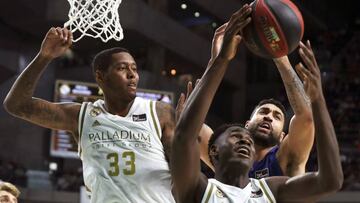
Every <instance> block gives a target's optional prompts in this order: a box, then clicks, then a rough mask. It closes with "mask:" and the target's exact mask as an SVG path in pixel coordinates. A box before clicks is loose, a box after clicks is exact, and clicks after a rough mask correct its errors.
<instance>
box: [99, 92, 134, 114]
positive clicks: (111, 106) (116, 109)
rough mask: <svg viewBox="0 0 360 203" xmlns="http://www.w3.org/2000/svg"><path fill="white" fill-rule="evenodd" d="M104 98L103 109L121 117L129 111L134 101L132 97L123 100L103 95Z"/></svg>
mask: <svg viewBox="0 0 360 203" xmlns="http://www.w3.org/2000/svg"><path fill="white" fill-rule="evenodd" d="M104 100H105V109H106V111H107V112H109V113H111V114H114V115H118V116H123V117H124V116H126V115H127V114H128V113H129V111H130V108H131V106H132V105H133V103H134V101H135V100H134V99H133V100H131V101H124V100H121V99H119V98H109V97H105V98H104Z"/></svg>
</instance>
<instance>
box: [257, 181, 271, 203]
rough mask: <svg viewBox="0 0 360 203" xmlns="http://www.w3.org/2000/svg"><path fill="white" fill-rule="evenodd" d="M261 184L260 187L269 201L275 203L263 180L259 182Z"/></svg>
mask: <svg viewBox="0 0 360 203" xmlns="http://www.w3.org/2000/svg"><path fill="white" fill-rule="evenodd" d="M259 183H260V187H261V189H262V191H263V192H264V193H265V195H266V197H267V198H268V200H269V201H270V203H274V201H273V199H272V198H271V196H270V194H269V193H268V191H267V189H266V187H265V185H264V183H263V182H262V181H261V180H259Z"/></svg>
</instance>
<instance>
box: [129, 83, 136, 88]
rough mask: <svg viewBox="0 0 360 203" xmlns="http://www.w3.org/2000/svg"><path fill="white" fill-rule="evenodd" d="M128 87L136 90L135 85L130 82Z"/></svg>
mask: <svg viewBox="0 0 360 203" xmlns="http://www.w3.org/2000/svg"><path fill="white" fill-rule="evenodd" d="M128 87H130V88H132V89H136V83H134V82H131V83H129V84H128Z"/></svg>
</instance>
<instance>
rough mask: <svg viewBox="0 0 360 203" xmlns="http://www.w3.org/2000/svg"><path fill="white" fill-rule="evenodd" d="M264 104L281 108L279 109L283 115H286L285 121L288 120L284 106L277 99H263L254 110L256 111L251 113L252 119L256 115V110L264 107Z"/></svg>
mask: <svg viewBox="0 0 360 203" xmlns="http://www.w3.org/2000/svg"><path fill="white" fill-rule="evenodd" d="M264 104H273V105H275V106H277V107H279V109H280V110H281V111H282V113H283V114H284V120H286V110H285V107H284V105H282V103H281V102H280V101H278V100H276V99H273V98H270V99H263V100H261V101H260V102H259V103H258V104H257V105H256V106H255V108H254V110H253V111H252V113H251V116H250V118H251V117H252V116H253V115H254V113H255V111H256V109H258V108H259V107H260V106H262V105H264Z"/></svg>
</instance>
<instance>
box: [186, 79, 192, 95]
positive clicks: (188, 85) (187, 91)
mask: <svg viewBox="0 0 360 203" xmlns="http://www.w3.org/2000/svg"><path fill="white" fill-rule="evenodd" d="M186 89H187V90H186V99H188V98H189V96H190V94H191V92H192V90H193V85H192V82H191V81H189V82H188V83H187V88H186Z"/></svg>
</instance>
